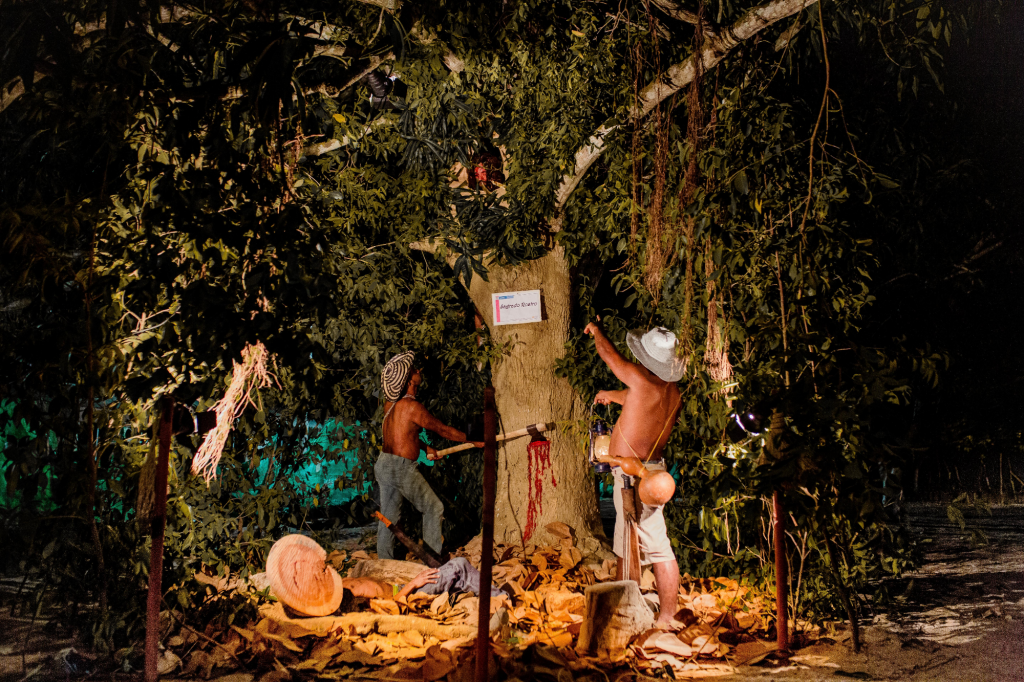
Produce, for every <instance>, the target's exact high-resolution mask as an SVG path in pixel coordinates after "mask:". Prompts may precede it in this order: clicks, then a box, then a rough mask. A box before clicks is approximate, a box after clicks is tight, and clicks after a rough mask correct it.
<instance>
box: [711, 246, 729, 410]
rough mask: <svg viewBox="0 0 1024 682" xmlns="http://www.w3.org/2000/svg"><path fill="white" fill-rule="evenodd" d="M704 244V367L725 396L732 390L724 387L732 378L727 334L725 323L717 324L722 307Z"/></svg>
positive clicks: (712, 267)
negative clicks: (706, 298) (706, 321)
mask: <svg viewBox="0 0 1024 682" xmlns="http://www.w3.org/2000/svg"><path fill="white" fill-rule="evenodd" d="M705 244H706V250H705V252H704V273H705V275H706V276H707V292H708V335H707V341H706V342H705V350H704V365H705V366H706V367H707V372H708V374H709V375H710V376H711V378H712V379H714V380H715V381H716V382H718V383H719V384H723V386H722V388H720V389H719V390H718V392H719V393H721V394H722V395H726V394H727V393H729V392H730V391H731V390H732V389H731V388H729V387H726V386H724V384H726V383H728V381H729V380H730V379H731V378H732V363H731V362H730V361H729V334H728V332H727V331H723V327H725V326H726V324H727V322H726V321H723V322H719V316H720V315H721V314H722V307H723V305H722V300H721V294H717V293H716V291H715V289H716V287H715V280H713V279H711V275H713V274H714V270H715V263H714V258H713V253H712V249H711V240H710V239H708V240H707V242H706V243H705Z"/></svg>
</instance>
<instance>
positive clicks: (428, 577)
mask: <svg viewBox="0 0 1024 682" xmlns="http://www.w3.org/2000/svg"><path fill="white" fill-rule="evenodd" d="M436 582H437V569H436V568H428V569H427V570H425V571H422V572H420V574H419V575H417V576H416V577H415V578H413V579H412V580H410V581H409V582H407V583H406V584H405V586H404V587H403V588H402V589H401V590H400V591H399V593H398V594H396V595H395V598H396V599H397V598H398V597H408V596H409V595H410V594H412V593H413V591H414V590H416V589H417V588H419V587H423V586H424V585H427V584H429V583H436Z"/></svg>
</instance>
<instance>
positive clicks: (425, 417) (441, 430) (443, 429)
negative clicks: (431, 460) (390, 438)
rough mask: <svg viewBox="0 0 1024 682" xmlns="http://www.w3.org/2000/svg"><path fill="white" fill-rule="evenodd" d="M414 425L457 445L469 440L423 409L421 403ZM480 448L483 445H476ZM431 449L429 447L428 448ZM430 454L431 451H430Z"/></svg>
mask: <svg viewBox="0 0 1024 682" xmlns="http://www.w3.org/2000/svg"><path fill="white" fill-rule="evenodd" d="M412 420H413V423H415V424H416V426H419V427H421V428H424V429H426V430H427V431H433V432H434V433H436V434H437V435H439V436H441V437H442V438H447V439H448V440H453V441H455V442H456V443H468V442H469V440H468V439H467V438H466V434H465V433H463V432H462V431H459V430H458V429H455V428H452V427H451V426H448V425H447V424H445V423H444V422H443V421H441V420H440V419H438V418H437V417H435V416H434V415H432V414H430V412H428V411H427V408H425V407H423V405H421V404H420V403H416V410H415V411H414V412H413V414H412ZM475 445H476V446H477V447H479V448H482V447H483V446H484V444H483V443H475ZM428 447H429V446H428ZM428 452H429V450H428Z"/></svg>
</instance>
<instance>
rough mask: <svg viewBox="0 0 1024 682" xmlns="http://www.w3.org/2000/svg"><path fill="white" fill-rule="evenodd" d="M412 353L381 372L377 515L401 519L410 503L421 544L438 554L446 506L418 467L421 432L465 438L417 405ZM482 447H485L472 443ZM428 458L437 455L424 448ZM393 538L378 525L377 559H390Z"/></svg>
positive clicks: (402, 355)
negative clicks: (420, 531)
mask: <svg viewBox="0 0 1024 682" xmlns="http://www.w3.org/2000/svg"><path fill="white" fill-rule="evenodd" d="M413 358H414V355H413V352H412V351H407V352H405V353H400V354H399V355H396V356H395V357H393V358H391V359H390V360H388V362H387V364H386V365H384V371H383V372H382V373H381V386H382V388H383V390H384V399H385V400H386V402H385V403H384V426H383V431H384V449H383V450H382V451H381V453H380V456H379V457H378V458H377V463H376V464H375V465H374V467H373V471H374V474H375V475H376V478H377V484H378V485H379V486H380V511H381V514H383V515H384V516H385V517H387V518H388V519H389V520H390V521H392V522H395V523H397V522H398V521H399V520H400V518H401V509H402V498H405V499H407V500H409V501H410V502H412V504H413V506H414V507H416V509H417V510H419V512H420V513H421V514H423V542H424V543H426V544H427V546H428V547H430V548H431V549H432V550H434V553H435V554H438V555H440V553H441V544H442V537H441V517H442V516H443V515H444V505H443V504H442V503H441V500H439V499H438V497H437V494H436V493H435V492H434V491H433V490H431V489H430V484H429V483H427V479H425V478H423V474H421V473H420V472H419V470H418V469H417V468H416V460H417V459H419V456H420V437H419V434H420V430H421V429H426V430H427V431H433V432H434V433H436V434H437V435H439V436H441V437H442V438H447V439H448V440H454V441H459V442H463V443H464V442H466V434H464V433H463V432H462V431H459V430H458V429H453V428H452V427H450V426H447V425H446V424H444V423H443V422H441V421H440V420H439V419H438V418H437V417H435V416H434V415H432V414H430V412H428V411H427V408H425V407H423V405H421V404H420V403H419V401H417V400H416V391H417V390H418V389H419V386H420V383H421V382H422V381H423V377H422V375H421V372H420V370H419V369H418V368H417V369H414V368H413ZM474 445H476V446H477V447H480V448H482V447H483V446H484V444H483V443H477V442H474ZM426 451H427V458H428V459H430V460H432V461H436V460H437V459H438V457H437V450H435V449H434V448H432V447H430V446H429V445H427V446H426ZM394 550H395V536H394V534H393V533H392V532H391V530H390V529H389V528H388V527H387V526H385V525H384V523H383V522H381V523H379V524H378V526H377V556H378V557H379V558H381V559H394V558H395V556H394Z"/></svg>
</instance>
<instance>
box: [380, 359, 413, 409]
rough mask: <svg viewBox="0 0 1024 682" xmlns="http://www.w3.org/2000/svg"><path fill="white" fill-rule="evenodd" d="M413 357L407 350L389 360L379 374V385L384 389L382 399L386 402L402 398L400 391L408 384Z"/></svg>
mask: <svg viewBox="0 0 1024 682" xmlns="http://www.w3.org/2000/svg"><path fill="white" fill-rule="evenodd" d="M415 355H416V354H415V353H413V352H412V351H411V350H407V351H405V352H404V353H399V354H398V355H396V356H395V357H393V358H391V359H390V360H388V362H387V364H386V365H384V371H382V372H381V373H380V385H381V388H383V389H384V399H385V400H387V401H388V402H391V403H393V402H395V401H396V400H398V399H399V398H401V397H402V391H404V390H405V385H406V384H407V383H409V373H410V372H411V371H412V361H413V358H414V357H415Z"/></svg>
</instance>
